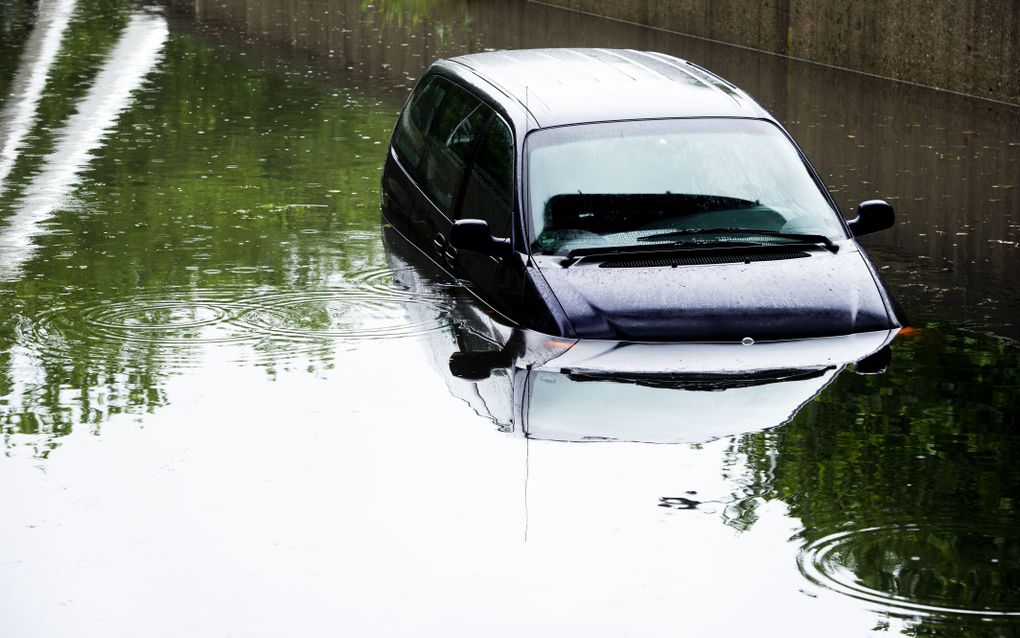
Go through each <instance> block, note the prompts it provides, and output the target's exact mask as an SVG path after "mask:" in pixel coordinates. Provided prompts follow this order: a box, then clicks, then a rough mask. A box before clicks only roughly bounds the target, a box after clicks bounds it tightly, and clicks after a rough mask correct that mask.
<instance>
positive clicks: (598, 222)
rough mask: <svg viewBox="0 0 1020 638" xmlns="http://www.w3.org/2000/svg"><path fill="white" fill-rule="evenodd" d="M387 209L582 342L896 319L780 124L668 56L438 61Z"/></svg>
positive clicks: (885, 222) (470, 272)
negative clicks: (587, 340)
mask: <svg viewBox="0 0 1020 638" xmlns="http://www.w3.org/2000/svg"><path fill="white" fill-rule="evenodd" d="M382 213H383V218H384V223H385V224H386V225H387V226H389V227H391V228H392V229H393V230H395V231H396V232H397V233H399V234H400V235H401V236H402V237H403V238H405V239H406V240H407V241H409V242H410V243H411V244H412V245H414V246H416V247H417V248H418V249H419V250H421V252H423V253H424V254H425V255H426V256H428V257H429V258H430V259H431V260H432V261H433V262H435V263H436V264H438V265H439V266H440V267H441V268H442V269H444V270H446V271H447V272H448V273H450V274H451V275H452V276H454V277H456V278H458V279H460V280H461V281H462V282H463V283H464V284H465V285H466V286H467V288H468V289H469V290H470V291H471V292H472V293H473V294H475V295H476V296H477V297H478V298H479V299H480V300H481V301H483V302H484V303H485V304H486V305H487V306H488V307H489V308H491V309H492V310H493V311H494V312H495V313H498V314H499V315H502V317H504V318H505V319H506V320H508V321H509V322H511V323H513V324H514V325H518V326H520V327H522V328H526V329H530V330H535V331H538V332H541V333H545V334H549V335H554V336H560V337H567V338H572V339H608V340H621V341H719V340H722V341H730V340H744V341H747V340H752V341H753V340H778V339H791V338H802V337H820V336H835V335H848V334H855V333H861V332H869V331H885V330H890V329H895V328H898V327H900V326H901V325H902V319H901V317H900V316H899V313H898V312H897V310H896V308H895V304H894V302H893V300H892V298H891V297H890V295H889V293H888V291H887V290H886V288H885V286H884V284H883V283H882V281H881V278H880V277H879V275H878V273H877V271H876V269H875V268H874V266H873V265H872V263H871V262H870V260H869V259H868V257H867V255H866V254H865V253H864V251H863V250H862V249H861V247H860V246H859V245H858V243H857V241H856V240H855V237H858V236H860V235H863V234H865V233H869V232H873V231H876V230H881V229H884V228H888V227H890V226H891V225H892V223H893V210H892V207H891V206H889V204H887V203H886V202H883V201H880V200H873V201H868V202H864V203H862V204H861V205H860V206H859V208H858V211H857V217H856V218H855V219H853V220H851V221H849V222H847V221H845V220H844V219H843V216H842V215H841V214H840V213H839V209H838V207H837V206H836V203H835V202H834V201H833V199H832V197H831V196H830V195H829V192H828V191H827V189H826V188H825V187H824V185H823V184H822V181H821V179H820V178H819V176H818V174H817V172H816V171H815V170H814V169H813V168H812V167H811V165H810V163H809V162H808V161H807V159H806V157H805V156H804V154H803V153H802V152H801V151H800V149H799V148H798V147H797V145H796V144H795V143H794V142H793V140H792V139H791V138H790V136H789V134H788V133H787V132H786V131H785V130H784V129H783V127H782V126H781V125H780V124H779V123H778V122H777V121H776V120H775V118H773V117H772V116H771V115H769V114H768V113H767V112H766V111H765V110H764V109H763V108H762V107H761V106H760V105H758V104H757V103H756V102H755V101H754V100H753V99H751V98H750V97H749V96H748V95H747V94H746V93H744V92H743V91H741V90H740V89H738V88H737V87H735V86H733V85H732V84H730V83H728V82H726V81H725V80H723V79H721V78H719V77H718V76H716V75H713V74H712V73H710V72H708V71H706V70H705V69H703V68H701V67H699V66H697V65H695V64H692V63H690V62H686V61H684V60H680V59H678V58H674V57H671V56H667V55H664V54H661V53H652V52H640V51H631V50H607V49H536V50H521V51H499V52H490V53H479V54H472V55H465V56H460V57H455V58H451V59H448V60H440V61H438V62H436V63H434V64H433V65H432V66H431V67H430V68H429V69H428V71H427V72H426V73H425V74H424V75H423V77H422V78H421V80H420V81H419V82H418V84H417V86H416V87H415V89H414V91H413V92H412V94H411V96H410V98H409V99H408V101H407V104H406V105H405V107H404V109H403V110H402V112H401V114H400V117H399V119H398V122H397V125H396V127H395V129H394V131H393V136H392V140H391V142H390V146H389V152H388V155H387V159H386V165H385V168H384V171H383V178H382Z"/></svg>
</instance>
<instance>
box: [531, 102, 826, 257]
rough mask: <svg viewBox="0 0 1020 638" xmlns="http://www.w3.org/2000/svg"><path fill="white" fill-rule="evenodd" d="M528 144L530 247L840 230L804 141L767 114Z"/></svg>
mask: <svg viewBox="0 0 1020 638" xmlns="http://www.w3.org/2000/svg"><path fill="white" fill-rule="evenodd" d="M527 145H528V147H527V153H528V188H529V191H530V193H529V197H530V206H531V218H532V227H533V231H534V234H533V235H532V239H533V245H532V249H533V250H534V251H535V252H539V253H543V254H559V255H563V254H568V253H570V251H574V250H578V249H598V248H607V249H616V248H619V247H633V248H635V249H643V248H652V249H654V248H657V247H659V246H661V245H693V246H698V245H702V244H718V243H720V242H725V243H753V244H772V243H789V242H791V241H804V240H805V239H811V238H812V237H815V239H816V240H821V238H825V240H823V241H827V240H838V239H843V238H845V235H844V233H843V230H842V227H841V226H840V224H839V221H838V219H837V216H836V215H837V214H836V212H835V211H834V210H833V209H832V207H831V206H830V205H829V202H828V200H827V199H826V197H825V195H824V194H823V193H822V191H821V190H820V189H819V187H818V185H817V184H816V183H815V181H814V180H813V179H812V177H811V175H810V173H809V172H808V169H807V166H806V165H805V164H804V162H803V161H802V160H801V158H800V155H799V154H798V152H797V149H796V148H795V147H794V146H793V144H791V143H790V141H789V140H788V139H787V138H786V136H785V135H784V134H783V133H782V132H781V131H780V130H779V129H778V128H777V127H776V126H774V125H772V124H770V123H769V122H766V121H763V120H746V119H735V118H706V119H677V120H651V121H635V122H611V123H601V124H582V125H577V126H566V127H562V128H555V129H549V130H545V131H538V132H536V133H534V134H532V135H531V136H529V137H528V142H527ZM754 230H759V231H762V233H761V234H758V235H756V234H754V232H753V231H754ZM749 231H750V232H749Z"/></svg>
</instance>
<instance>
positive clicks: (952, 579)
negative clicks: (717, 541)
mask: <svg viewBox="0 0 1020 638" xmlns="http://www.w3.org/2000/svg"><path fill="white" fill-rule="evenodd" d="M1018 369H1020V348H1018V347H1017V345H1016V343H1014V342H1012V341H1009V340H1005V339H1000V338H995V337H991V336H986V335H981V334H972V333H964V332H960V331H955V330H952V329H946V328H943V327H941V326H938V325H932V326H929V327H928V328H926V329H924V330H921V331H918V332H916V333H915V334H913V335H911V336H909V337H907V338H903V339H900V340H898V342H897V344H896V346H895V347H894V360H893V363H892V365H891V366H890V369H889V372H888V373H887V374H886V375H884V376H881V377H859V376H849V375H845V376H843V377H841V378H840V379H839V380H838V381H837V382H835V383H834V384H833V385H832V386H830V387H829V389H828V390H827V392H826V393H824V394H823V395H821V396H820V397H818V398H817V399H816V400H815V401H814V402H812V403H811V404H810V405H808V406H807V407H806V408H805V409H804V410H803V411H801V413H800V414H799V415H798V416H797V417H796V418H794V419H793V420H792V421H791V422H790V423H789V424H788V425H786V426H785V427H783V428H781V429H778V430H775V431H773V432H769V433H764V434H752V435H749V436H746V437H743V438H742V439H741V440H740V442H739V444H738V445H736V446H735V447H734V453H735V454H739V455H741V456H743V457H745V458H746V461H747V466H748V468H750V470H749V473H748V475H747V476H745V477H744V479H743V481H744V485H745V488H744V493H743V495H742V497H741V498H740V499H739V500H738V503H739V505H737V506H736V509H739V510H742V514H741V515H740V516H737V517H735V520H736V521H738V526H741V525H742V526H747V525H750V524H752V523H753V515H752V514H751V512H753V510H754V503H756V502H757V501H758V500H759V499H764V500H769V499H780V500H782V501H784V502H785V503H787V504H788V506H789V509H790V514H791V515H792V516H795V517H797V518H798V519H800V520H801V521H802V523H803V531H802V532H801V537H802V540H803V542H804V543H805V545H806V546H807V548H808V550H807V552H808V553H809V554H810V553H811V552H812V551H815V550H817V552H818V553H819V555H821V554H822V553H824V556H825V561H828V562H827V563H826V564H819V565H815V567H817V568H818V569H820V570H821V571H822V572H824V571H825V570H826V569H829V570H831V571H833V572H835V570H837V569H849V570H850V571H851V572H852V574H853V581H854V582H853V585H852V587H850V589H852V590H854V591H857V590H859V591H858V593H860V592H862V591H863V592H867V591H872V590H873V591H874V592H878V593H877V594H875V595H874V596H875V597H877V599H878V600H881V599H882V598H883V597H888V599H889V601H888V602H889V604H891V605H892V606H893V607H896V606H897V603H896V602H895V601H894V599H896V598H899V599H902V600H903V601H906V602H907V603H908V604H907V605H906V610H905V611H904V613H905V614H909V613H911V612H913V613H915V614H920V615H924V614H926V613H931V614H934V615H936V616H938V615H940V614H944V615H946V616H948V617H952V616H953V613H952V612H951V611H948V610H964V611H968V612H975V613H977V612H981V611H988V613H989V615H990V616H992V617H994V615H995V614H996V613H1002V612H1010V611H1011V612H1020V596H1018V595H1017V592H1018V591H1020V589H1018V585H1020V533H1018V530H1020V516H1018V513H1017V510H1016V507H1017V504H1016V497H1017V495H1018V494H1020V466H1018V464H1017V460H1018V453H1020V431H1018V430H1017V425H1018V423H1017V408H1018V398H1020V395H1018V393H1017V371H1018ZM832 535H837V536H838V539H835V540H834V539H830V538H829V537H830V536H832ZM837 540H838V542H837ZM812 548H814V549H812ZM823 549H824V550H825V551H824V552H823V551H822V550H823ZM815 558H818V557H817V556H816V557H815ZM809 560H814V559H809ZM819 560H820V559H819ZM825 561H823V562H825ZM816 562H817V561H816ZM808 567H809V568H810V566H808ZM822 577H823V578H822V580H823V581H824V580H826V578H829V577H831V574H829V575H826V574H824V573H823V574H822ZM837 580H839V579H838V578H837ZM844 580H845V578H844ZM822 584H823V585H829V584H831V583H826V582H822ZM842 584H843V585H846V583H842ZM869 596H871V594H867V593H865V594H863V597H864V598H865V599H871V598H869ZM929 608H930V609H929ZM940 610H941V611H940ZM979 615H980V614H979ZM956 621H959V619H956V620H954V622H956ZM933 622H934V621H933ZM918 631H921V629H918Z"/></svg>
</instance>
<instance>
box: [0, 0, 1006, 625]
mask: <svg viewBox="0 0 1020 638" xmlns="http://www.w3.org/2000/svg"><path fill="white" fill-rule="evenodd" d="M197 6H198V7H199V8H198V9H196V8H194V7H193V6H191V4H190V3H185V2H176V1H173V2H169V3H167V4H146V3H135V2H108V1H103V2H100V1H98V0H52V1H48V2H39V3H34V2H20V1H18V2H11V3H6V4H4V5H3V6H2V7H0V96H2V98H0V432H2V439H0V440H2V443H0V445H2V450H3V456H2V457H0V482H2V484H3V485H4V486H5V487H6V488H7V489H4V490H3V491H2V493H0V494H2V495H0V508H2V509H3V511H4V512H5V514H4V516H3V517H0V599H2V600H4V601H5V604H4V605H3V606H2V607H0V633H2V634H3V635H11V636H62V635H76V636H90V635H97V636H98V635H103V636H108V635H129V634H132V635H137V634H143V633H144V634H145V635H167V636H171V635H173V636H179V635H182V634H189V635H226V634H233V635H266V636H275V635H335V634H336V633H352V634H360V635H409V634H416V635H427V634H437V635H477V634H481V633H484V634H486V635H491V634H499V635H508V636H509V635H514V636H517V635H524V634H528V635H575V634H576V635H580V634H587V635H607V636H610V635H612V636H616V635H642V636H643V635H648V636H651V635H656V636H657V635H662V634H663V633H673V632H676V633H680V632H690V633H692V634H703V635H738V634H747V635H752V634H755V635H757V634H767V635H787V636H817V635H820V634H825V635H837V636H838V635H846V636H860V635H866V634H869V633H871V632H873V631H874V632H887V633H888V632H891V633H905V634H908V635H939V636H956V635H992V636H1008V635H1016V633H1017V632H1018V631H1020V625H1018V624H1017V623H1018V622H1020V596H1018V594H1017V592H1020V532H1018V530H1020V514H1018V512H1017V498H1018V495H1020V469H1018V468H1020V464H1018V463H1017V460H1018V452H1020V434H1018V427H1017V426H1018V424H1017V417H1016V414H1017V401H1018V399H1017V398H1018V396H1020V393H1018V392H1017V387H1018V383H1017V371H1018V369H1020V347H1018V346H1017V343H1016V341H1015V339H1016V338H1017V336H1018V335H1020V332H1018V327H1017V321H1016V318H1017V316H1018V313H1020V295H1018V294H1017V289H1016V286H1015V285H1014V284H1013V282H1015V281H1016V279H1017V277H1018V275H1020V266H1018V264H1020V257H1018V256H1020V248H1018V242H1020V196H1018V194H1017V189H1018V187H1020V184H1018V182H1017V179H1018V177H1017V176H1018V175H1020V110H1018V109H1015V108H1012V107H1004V106H1001V105H997V104H993V103H989V102H983V101H980V100H973V99H968V98H963V97H960V96H955V95H948V94H942V93H937V92H933V91H930V90H925V89H918V88H915V87H909V86H906V85H903V84H896V83H891V82H886V81H882V80H878V79H874V78H867V77H864V76H859V75H854V74H849V73H845V72H841V71H836V70H831V69H825V68H821V67H816V66H810V65H806V64H801V63H794V62H788V61H786V60H783V59H781V58H777V57H774V56H765V55H762V54H757V53H754V52H750V51H744V50H739V49H734V48H729V47H724V46H720V45H715V44H711V43H707V42H703V41H698V40H693V39H688V38H683V37H681V36H676V35H671V34H668V33H663V32H657V31H654V30H648V29H642V28H638V27H633V26H629V25H623V24H618V23H612V22H608V21H604V20H600V19H596V18H592V17H588V16H581V15H577V14H572V13H569V12H564V11H560V10H554V9H549V8H545V7H542V6H540V5H535V4H530V3H501V2H498V3H497V2H469V3H463V2H453V1H448V2H447V1H444V2H436V3H432V4H429V5H427V6H426V5H425V4H423V3H421V4H420V3H414V2H401V3H397V2H383V1H380V2H378V3H376V4H368V3H364V2H360V1H354V0H346V1H339V0H333V1H329V2H327V1H326V0H308V1H307V2H302V3H275V2H257V1H255V0H249V1H248V2H245V1H243V0H219V1H218V2H214V3H204V2H203V3H200V4H198V5H197ZM574 45H577V46H614V47H635V48H643V49H653V50H660V51H665V52H668V53H672V54H674V55H678V56H680V57H683V58H687V59H691V60H693V61H695V62H697V63H699V64H701V65H703V66H706V67H708V68H710V69H712V70H714V71H717V72H719V73H720V74H722V75H723V76H725V77H728V78H729V79H731V80H733V81H734V82H735V83H737V84H738V85H740V86H741V87H743V88H745V89H746V90H748V91H749V92H750V93H751V94H752V95H754V96H755V97H757V98H758V99H759V100H761V102H762V103H763V104H764V105H765V106H766V108H768V109H770V110H771V111H772V112H773V113H775V114H776V116H777V117H778V118H780V119H781V120H782V121H783V122H784V124H786V125H787V126H788V127H789V129H790V131H791V133H792V134H793V135H794V137H795V138H796V139H797V140H798V141H799V142H800V144H801V145H802V146H803V148H804V150H805V152H806V153H807V155H808V156H809V157H810V158H811V159H812V161H814V162H815V164H816V166H817V167H818V169H819V171H820V172H821V173H822V175H823V177H824V178H825V179H826V181H827V183H828V185H829V186H830V188H831V190H832V191H833V192H834V194H835V195H836V199H837V200H838V201H839V203H840V205H841V206H843V207H844V212H845V214H846V215H847V216H852V215H853V210H854V207H855V206H856V203H857V202H859V201H861V200H864V199H868V198H871V197H884V198H886V199H889V200H890V201H891V202H892V203H893V204H894V205H895V206H896V208H897V215H898V223H897V226H896V227H895V228H894V229H892V230H890V231H887V232H885V233H880V234H877V235H875V236H874V237H869V238H867V240H866V242H865V243H866V245H867V247H868V248H869V250H870V251H871V254H872V255H873V257H874V258H875V261H876V262H877V264H878V265H879V267H880V268H881V269H882V272H883V274H884V276H885V277H886V279H887V281H888V283H889V284H890V287H891V289H892V290H893V293H894V294H895V295H896V297H897V298H898V299H899V301H900V303H901V304H902V305H903V306H904V309H905V311H906V313H907V315H908V317H909V318H910V319H911V324H912V325H911V329H910V330H908V331H905V333H904V334H902V335H900V336H899V337H897V338H896V340H895V341H894V342H893V344H892V359H891V362H890V364H889V366H888V369H887V370H886V372H885V373H884V374H878V375H863V374H858V373H857V372H858V370H855V366H854V364H853V363H852V361H849V360H848V361H847V362H841V363H838V364H833V365H829V366H821V367H817V366H816V367H817V369H815V368H812V369H811V370H809V371H808V372H806V373H805V372H804V371H803V370H801V371H800V372H799V373H798V374H796V375H791V373H790V372H789V370H787V371H786V372H784V373H783V374H778V375H776V374H774V375H773V376H772V377H769V378H768V379H764V378H756V379H753V380H750V381H749V380H747V379H743V380H740V381H739V382H738V381H734V380H733V379H731V378H729V377H725V378H723V381H724V382H723V381H720V378H722V377H719V376H718V374H719V373H718V370H716V371H715V372H713V374H715V375H716V376H713V377H705V375H704V374H702V375H701V376H697V377H696V378H695V377H691V376H687V377H684V376H682V375H681V376H679V377H677V376H676V375H674V376H673V377H670V381H669V382H668V383H664V382H662V380H661V379H659V380H658V381H655V382H648V381H647V380H645V381H642V382H640V383H635V382H632V380H630V381H628V380H621V379H619V378H608V379H607V378H585V377H583V375H581V376H580V377H579V376H578V375H575V376H574V377H568V376H566V375H562V374H560V373H558V372H551V373H550V372H548V371H546V372H541V373H540V372H538V371H534V372H533V373H529V372H528V371H527V370H526V369H524V368H522V367H520V366H516V365H511V364H509V363H508V365H507V367H505V368H500V367H497V368H496V369H494V370H493V372H492V374H491V375H490V376H489V377H488V378H486V379H482V380H477V379H475V380H472V379H466V378H464V375H461V376H458V375H456V374H454V373H453V371H451V367H450V357H451V355H452V354H454V353H458V352H461V353H469V354H470V353H476V354H477V353H479V352H481V353H483V354H484V353H492V354H491V356H492V357H496V358H497V359H498V358H499V357H497V356H496V355H499V353H500V352H501V349H502V351H505V350H506V343H507V341H508V340H509V343H511V344H517V345H520V344H518V343H517V342H516V341H515V340H516V339H518V338H519V335H516V334H515V333H513V331H512V330H509V329H508V328H506V327H503V326H499V325H496V324H494V323H493V322H492V320H491V319H490V318H488V317H487V315H485V313H484V312H480V310H479V309H478V307H477V306H476V305H474V304H473V302H472V301H471V300H470V298H469V297H467V296H466V295H465V294H464V293H463V291H461V290H459V289H458V287H457V286H456V285H455V283H454V282H450V281H446V280H444V279H442V278H441V277H439V276H437V274H436V273H434V272H431V271H430V270H429V269H428V268H427V266H426V265H424V264H422V263H421V262H420V260H418V259H416V258H415V257H414V255H413V254H407V253H406V251H402V250H401V249H400V247H399V246H393V245H389V244H386V243H384V241H383V237H382V234H381V233H380V227H379V208H378V183H379V176H380V168H381V163H382V158H383V155H384V152H385V144H386V141H387V138H388V136H389V132H390V130H391V127H392V124H393V121H394V117H395V114H396V112H397V111H398V110H399V109H400V107H401V105H402V102H403V100H404V99H405V97H406V95H407V92H408V91H409V90H410V87H411V86H413V83H414V81H415V80H416V79H417V78H418V77H420V75H421V73H422V72H423V71H424V69H425V67H426V66H427V64H428V63H429V62H430V61H431V60H433V59H435V58H437V57H443V56H447V55H454V54H458V53H466V52H472V51H481V50H486V49H492V48H505V47H526V46H527V47H531V46H574ZM520 338H523V337H520ZM529 344H530V342H528V343H525V344H524V345H525V346H527V347H528V348H531V347H532V346H534V344H530V345H529ZM542 347H554V346H548V345H547V346H542ZM753 347H757V346H753ZM753 347H752V348H753ZM534 348H538V346H534ZM525 349H527V348H525ZM533 351H534V349H533ZM533 351H530V352H532V353H533ZM812 352H813V353H815V354H812V355H811V356H816V355H817V352H819V349H818V348H815V349H814V350H813V351H812ZM486 356H490V355H486ZM725 358H726V357H723V359H725ZM767 358H768V357H766V359H767ZM809 358H810V357H809ZM705 360H706V361H709V360H711V361H715V359H711V358H707V359H705ZM781 363H783V362H781V361H778V360H777V361H775V362H774V364H773V367H775V368H777V369H779V368H782V367H783V365H786V364H783V365H780V364H781ZM706 365H707V364H706ZM713 365H714V364H713ZM805 365H806V364H805ZM701 372H705V370H702V371H701ZM687 373H690V371H686V372H685V374H687ZM784 375H785V376H784ZM773 377H775V378H773ZM706 378H709V381H710V382H706ZM678 379H679V380H678ZM522 397H526V398H527V399H528V401H524V400H523V399H522ZM619 405H624V406H627V408H628V409H627V410H626V411H625V412H624V413H623V414H622V415H621V416H619V417H616V416H614V413H613V412H612V409H613V408H614V406H619ZM586 411H587V412H586ZM596 417H598V418H596Z"/></svg>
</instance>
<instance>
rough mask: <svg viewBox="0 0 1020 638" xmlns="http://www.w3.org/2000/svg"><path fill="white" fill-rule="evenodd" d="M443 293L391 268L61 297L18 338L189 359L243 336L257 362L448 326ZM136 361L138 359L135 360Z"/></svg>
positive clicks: (53, 355) (68, 348)
mask: <svg viewBox="0 0 1020 638" xmlns="http://www.w3.org/2000/svg"><path fill="white" fill-rule="evenodd" d="M446 305H447V303H446V301H445V300H444V298H443V297H442V296H441V295H435V294H430V293H429V292H427V291H426V292H424V293H412V292H411V291H409V290H407V289H404V288H402V287H400V286H399V285H397V284H396V283H394V279H393V275H392V273H391V272H390V271H389V270H386V269H371V270H365V271H361V272H358V273H355V274H353V275H351V276H350V277H348V278H345V279H344V280H342V281H340V282H339V283H336V284H331V285H329V286H328V287H323V288H317V289H302V290H290V291H280V290H274V289H270V288H264V287H263V288H240V287H239V288H217V289H214V290H212V289H208V290H207V289H164V290H157V291H141V292H138V293H135V294H132V295H128V296H123V297H119V298H117V299H115V300H97V301H89V302H83V303H80V304H75V303H66V304H64V305H54V306H51V307H50V308H48V309H46V310H45V311H42V312H37V313H35V314H34V315H33V316H27V317H23V318H22V319H21V320H20V321H19V322H18V324H17V326H16V335H17V340H18V342H19V343H20V344H21V345H22V346H25V347H27V348H28V349H29V350H31V351H34V352H36V353H38V354H40V355H42V356H43V357H44V358H45V359H46V360H50V361H53V360H58V361H59V360H64V361H70V360H74V361H81V360H82V359H86V360H92V361H95V360H104V361H116V362H117V363H118V364H120V365H126V366H127V369H128V370H130V369H131V368H132V367H137V366H140V365H144V366H146V367H147V366H149V365H152V364H157V365H160V366H162V367H167V366H169V367H191V366H194V365H199V364H200V363H201V358H200V357H199V356H198V353H199V351H201V350H205V349H208V348H210V347H215V346H229V345H241V346H243V345H245V344H250V345H251V346H252V347H247V348H244V349H242V350H239V351H238V354H237V356H238V357H239V358H243V359H245V360H248V359H249V358H254V360H255V362H256V363H265V364H275V363H279V362H280V361H281V360H283V359H292V358H295V357H301V356H319V355H322V356H324V355H326V354H328V353H329V352H330V351H331V350H332V349H333V348H335V347H336V346H337V345H338V344H343V343H345V342H361V341H365V340H380V339H397V338H408V337H416V336H419V335H422V334H426V333H429V332H431V331H434V330H439V329H441V328H443V327H444V326H445V325H447V310H446ZM132 362H135V365H132Z"/></svg>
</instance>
